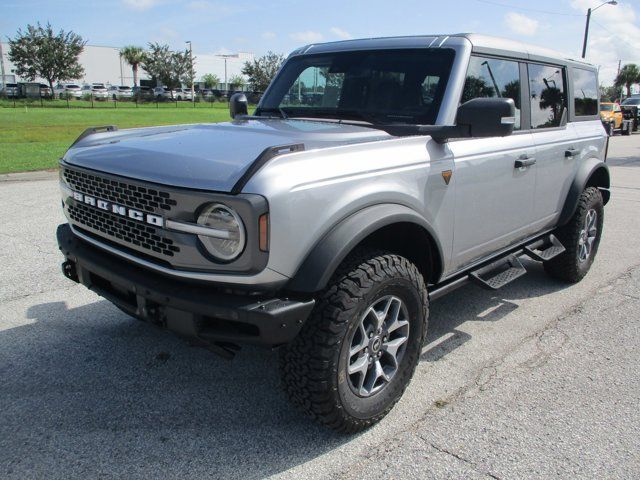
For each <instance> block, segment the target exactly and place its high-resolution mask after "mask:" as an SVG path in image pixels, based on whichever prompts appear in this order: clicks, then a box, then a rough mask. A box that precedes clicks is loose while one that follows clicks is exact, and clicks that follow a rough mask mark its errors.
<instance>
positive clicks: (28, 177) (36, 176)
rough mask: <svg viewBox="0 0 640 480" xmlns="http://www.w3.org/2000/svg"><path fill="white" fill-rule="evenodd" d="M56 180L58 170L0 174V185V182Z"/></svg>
mask: <svg viewBox="0 0 640 480" xmlns="http://www.w3.org/2000/svg"><path fill="white" fill-rule="evenodd" d="M56 178H58V169H57V168H56V169H55V170H37V171H35V172H18V173H3V174H0V183H2V182H34V181H39V180H55V179H56Z"/></svg>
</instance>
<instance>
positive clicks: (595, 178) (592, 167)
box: [558, 158, 611, 226]
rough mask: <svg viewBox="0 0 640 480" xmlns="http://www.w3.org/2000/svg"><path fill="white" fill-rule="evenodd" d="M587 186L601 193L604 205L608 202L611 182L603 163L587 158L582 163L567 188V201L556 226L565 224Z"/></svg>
mask: <svg viewBox="0 0 640 480" xmlns="http://www.w3.org/2000/svg"><path fill="white" fill-rule="evenodd" d="M587 186H594V187H598V189H599V190H600V192H601V193H602V199H603V200H604V203H605V204H606V203H607V202H608V201H609V198H610V196H611V192H610V191H609V187H610V186H611V180H610V175H609V167H608V166H607V164H606V163H605V162H603V161H602V160H600V159H598V158H589V159H587V160H585V161H583V162H582V163H581V164H580V167H579V168H578V172H577V173H576V176H575V177H574V179H573V182H572V183H571V187H569V193H568V194H567V199H566V200H565V202H564V207H563V208H562V212H561V213H560V218H559V219H558V226H562V225H564V224H566V223H567V222H568V221H569V220H570V219H571V217H572V216H573V214H574V213H575V211H576V208H577V207H578V200H579V198H580V195H581V194H582V192H583V191H584V189H585V188H586V187H587Z"/></svg>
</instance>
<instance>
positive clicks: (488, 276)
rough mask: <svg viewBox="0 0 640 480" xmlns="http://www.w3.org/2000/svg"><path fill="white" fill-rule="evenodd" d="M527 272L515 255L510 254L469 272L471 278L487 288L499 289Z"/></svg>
mask: <svg viewBox="0 0 640 480" xmlns="http://www.w3.org/2000/svg"><path fill="white" fill-rule="evenodd" d="M525 273H527V270H526V269H525V268H524V267H523V266H522V263H521V262H520V260H519V259H518V257H516V256H515V255H513V254H512V255H509V256H507V257H505V258H502V259H500V260H498V261H496V262H494V263H490V264H489V265H487V266H485V267H482V268H479V269H478V270H474V271H473V272H471V273H469V279H470V280H471V281H473V282H474V283H476V284H477V285H479V286H481V287H482V288H486V289H487V290H498V289H499V288H502V287H504V286H505V285H507V284H508V283H511V282H513V281H514V280H515V279H517V278H520V277H521V276H522V275H524V274H525Z"/></svg>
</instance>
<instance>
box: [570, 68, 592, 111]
mask: <svg viewBox="0 0 640 480" xmlns="http://www.w3.org/2000/svg"><path fill="white" fill-rule="evenodd" d="M572 86H573V106H574V108H575V111H576V116H577V117H581V116H585V115H597V114H598V79H597V78H596V72H594V71H592V70H583V69H581V68H574V69H573V85H572Z"/></svg>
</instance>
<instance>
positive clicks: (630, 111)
mask: <svg viewBox="0 0 640 480" xmlns="http://www.w3.org/2000/svg"><path fill="white" fill-rule="evenodd" d="M620 108H622V113H623V114H624V116H625V117H626V118H628V119H629V120H631V123H632V127H631V129H632V130H633V131H634V132H637V131H638V124H640V95H631V96H630V97H628V98H625V99H624V101H623V102H622V103H621V104H620Z"/></svg>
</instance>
